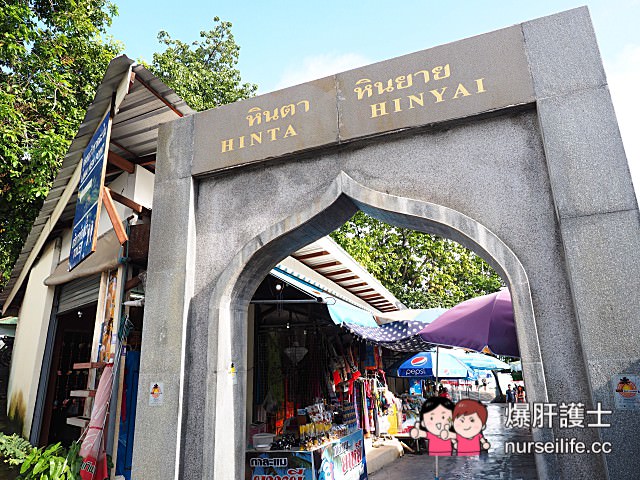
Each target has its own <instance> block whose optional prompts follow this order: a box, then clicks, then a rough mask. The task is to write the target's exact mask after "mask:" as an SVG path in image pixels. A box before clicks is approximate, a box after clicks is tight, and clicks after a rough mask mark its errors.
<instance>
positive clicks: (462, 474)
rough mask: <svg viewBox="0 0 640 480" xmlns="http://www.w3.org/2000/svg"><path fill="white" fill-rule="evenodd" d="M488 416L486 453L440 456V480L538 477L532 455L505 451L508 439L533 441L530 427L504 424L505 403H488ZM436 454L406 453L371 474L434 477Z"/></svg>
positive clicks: (374, 478) (377, 477)
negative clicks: (466, 455) (487, 449)
mask: <svg viewBox="0 0 640 480" xmlns="http://www.w3.org/2000/svg"><path fill="white" fill-rule="evenodd" d="M487 408H488V410H489V418H488V420H487V428H486V430H485V437H486V438H487V440H489V442H490V443H491V449H490V450H489V452H488V453H487V454H482V455H480V456H479V457H440V458H439V459H438V466H439V478H440V480H447V479H458V480H472V479H487V480H534V479H537V478H538V476H537V473H536V467H535V460H534V456H533V455H525V454H509V455H506V454H505V453H504V445H505V442H508V441H530V440H532V438H531V434H530V433H529V430H528V429H521V428H505V426H504V422H505V417H504V408H505V406H504V404H490V405H487ZM435 458H436V457H430V456H428V455H426V454H424V455H411V454H407V455H405V456H404V457H402V458H399V459H398V460H396V461H394V462H393V463H391V464H388V465H386V466H385V467H384V468H382V469H381V470H379V471H378V472H376V473H373V474H371V475H370V478H371V480H401V479H402V480H404V479H425V480H426V479H433V478H435Z"/></svg>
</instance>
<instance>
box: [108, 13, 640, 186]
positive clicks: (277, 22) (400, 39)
mask: <svg viewBox="0 0 640 480" xmlns="http://www.w3.org/2000/svg"><path fill="white" fill-rule="evenodd" d="M114 1H115V3H116V5H117V6H118V9H119V12H120V14H119V16H118V17H117V18H115V19H114V22H113V26H112V28H111V34H112V35H113V36H114V37H115V38H116V39H118V40H120V41H122V42H123V43H124V45H125V53H126V54H127V55H128V56H129V57H131V58H134V59H144V60H147V61H150V60H151V58H152V55H153V53H154V52H156V51H158V50H159V49H160V48H161V46H160V45H159V43H158V42H157V39H156V37H157V34H158V31H160V30H166V31H168V32H169V34H170V35H171V36H172V37H174V38H177V39H180V40H182V41H185V42H191V41H193V40H196V39H198V38H199V32H200V31H201V30H209V29H210V28H211V27H212V25H213V21H212V19H213V17H214V16H218V17H220V18H221V19H222V20H226V21H230V22H232V23H233V29H232V31H233V34H234V36H235V39H236V42H237V43H238V45H240V63H239V65H238V68H239V69H240V72H241V73H242V78H243V81H246V82H251V83H256V84H258V86H259V90H258V93H259V94H262V93H266V92H269V91H272V90H276V89H279V88H285V87H287V86H291V85H295V84H298V83H302V82H305V81H308V80H312V79H314V78H320V77H323V76H326V75H329V74H332V73H337V72H341V71H345V70H349V69H351V68H355V67H358V66H362V65H366V64H369V63H374V62H377V61H381V60H385V59H388V58H393V57H397V56H399V55H404V54H406V53H411V52H414V51H418V50H423V49H425V48H430V47H433V46H436V45H440V44H443V43H449V42H453V41H456V40H459V39H462V38H465V37H470V36H473V35H478V34H481V33H485V32H489V31H491V30H495V29H498V28H502V27H506V26H509V25H513V24H516V23H520V22H523V21H526V20H530V19H533V18H537V17H541V16H545V15H550V14H552V13H556V12H559V11H562V10H567V9H570V8H574V7H578V6H581V5H587V6H588V7H589V10H590V13H591V17H592V20H593V23H594V27H595V31H596V36H597V38H598V43H599V46H600V51H601V54H602V58H603V62H604V64H605V69H606V72H607V78H608V80H609V85H610V89H611V93H612V97H613V101H614V106H615V108H616V114H617V116H618V121H619V124H620V129H621V133H622V136H623V140H624V142H625V149H626V151H627V158H628V160H629V164H630V168H631V171H632V175H633V176H634V183H635V185H637V189H638V190H640V135H638V133H637V130H638V124H639V123H638V121H637V120H636V117H637V115H638V113H637V112H638V111H640V34H639V32H638V30H639V29H640V0H608V1H607V0H601V1H590V2H585V1H569V0H556V1H547V0H539V1H535V2H534V1H531V0H530V1H528V2H518V1H492V0H459V1H458V2H455V3H454V2H443V1H438V2H435V1H432V0H424V1H411V0H406V1H403V2H395V1H384V2H383V1H378V0H370V1H368V2H349V1H348V0H341V1H334V0H323V1H322V2H304V1H300V0H298V1H295V2H294V1H267V0H263V1H242V0H240V1H227V2H216V1H211V0H209V1H204V0H195V1H186V2H177V1H167V0H155V1H150V0H135V1H134V0H119V1H118V0H114Z"/></svg>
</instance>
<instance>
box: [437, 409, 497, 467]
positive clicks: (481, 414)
mask: <svg viewBox="0 0 640 480" xmlns="http://www.w3.org/2000/svg"><path fill="white" fill-rule="evenodd" d="M487 416H488V414H487V407H485V406H484V405H483V404H482V403H480V402H478V401H476V400H460V401H459V402H458V403H457V404H456V406H455V408H454V409H453V429H454V430H455V432H449V431H447V432H443V435H442V438H443V439H447V440H451V442H452V443H453V444H454V446H457V449H458V456H471V455H480V452H481V451H482V450H489V448H490V447H491V444H490V443H489V442H488V441H487V440H486V439H485V438H484V436H483V435H482V431H483V430H484V429H485V428H486V426H487Z"/></svg>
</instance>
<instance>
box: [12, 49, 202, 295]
mask: <svg viewBox="0 0 640 480" xmlns="http://www.w3.org/2000/svg"><path fill="white" fill-rule="evenodd" d="M130 70H131V71H133V73H135V81H134V83H133V85H130V88H129V93H128V94H127V95H126V96H125V97H124V100H123V101H122V102H121V103H120V105H119V106H118V112H117V114H116V116H115V118H114V120H113V125H112V130H111V142H110V145H109V150H110V151H113V152H115V153H117V154H119V155H120V156H122V157H124V158H126V159H128V160H134V159H135V158H137V157H144V156H147V155H153V154H155V153H156V147H157V139H158V131H157V130H158V126H159V125H160V124H161V123H164V122H167V121H170V120H174V119H176V118H177V117H178V116H184V115H191V114H192V113H195V112H194V110H192V109H191V108H190V107H189V106H188V105H187V104H186V103H185V101H184V100H182V98H180V97H179V96H178V95H177V94H176V93H175V92H174V91H173V90H171V89H170V88H169V87H167V86H166V85H165V84H164V83H162V82H161V81H160V80H158V79H157V78H156V77H154V76H153V74H152V73H151V72H149V71H148V70H147V69H146V68H144V67H143V66H142V65H136V64H135V62H134V61H133V60H131V59H130V58H128V57H126V56H125V55H121V56H119V57H117V58H114V59H113V60H112V61H111V62H110V63H109V67H108V68H107V71H106V73H105V75H104V78H103V79H102V83H101V84H100V86H99V87H98V89H97V90H96V95H95V97H94V100H93V102H92V103H91V105H90V106H89V108H88V109H87V113H86V115H85V118H84V120H83V122H82V123H81V124H80V127H79V128H78V133H77V134H76V136H75V138H74V139H73V142H72V143H71V146H70V147H69V150H68V151H67V154H66V155H65V157H64V159H63V161H62V166H61V168H60V170H59V171H58V174H57V176H56V178H55V180H54V181H53V184H52V187H51V190H50V191H49V194H48V195H47V198H46V200H45V202H44V204H43V205H42V208H41V209H40V213H39V215H38V217H37V218H36V220H35V222H34V224H33V227H32V228H31V231H30V233H29V235H28V237H27V239H26V241H25V243H24V246H23V247H22V251H21V252H20V255H19V256H18V260H17V261H16V264H15V265H14V267H13V270H12V272H11V277H10V279H9V282H8V283H7V285H6V286H5V288H4V290H3V291H2V292H1V293H0V303H1V304H4V303H5V302H6V300H7V298H8V297H9V295H10V293H11V292H12V290H13V289H14V288H15V287H16V282H17V280H18V277H19V276H20V273H21V272H22V270H23V269H24V268H25V266H26V267H27V268H31V265H26V263H27V259H28V258H29V256H30V255H31V254H32V250H33V247H34V246H35V244H36V242H37V240H38V238H39V237H40V235H41V234H43V229H44V228H45V226H46V224H47V221H48V220H49V218H51V215H52V213H53V211H54V209H55V208H56V206H57V204H58V201H59V200H60V198H61V196H62V194H63V192H64V190H65V188H66V186H67V184H68V183H69V181H70V180H71V177H72V176H73V173H74V171H75V169H76V167H77V165H78V163H79V162H80V160H81V159H82V153H83V152H84V149H85V148H86V146H87V144H88V143H89V140H91V137H92V135H93V133H94V131H95V130H96V128H97V127H98V125H99V123H100V120H102V118H103V117H104V115H105V113H106V112H107V111H108V110H109V109H110V107H111V99H112V96H113V93H114V92H115V91H116V89H117V88H118V86H119V85H120V84H121V83H122V82H123V80H124V79H125V77H126V76H128V75H129V72H130ZM75 202H76V195H75V194H74V195H73V196H72V197H71V198H70V199H69V201H68V202H67V205H66V206H65V209H64V211H63V213H62V215H61V217H60V219H59V220H58V221H68V220H70V219H73V216H74V212H75ZM53 227H54V226H53V225H50V226H49V228H50V229H51V230H53ZM49 233H51V231H49V232H44V234H46V235H48V234H49ZM18 287H20V285H18ZM3 307H4V305H3Z"/></svg>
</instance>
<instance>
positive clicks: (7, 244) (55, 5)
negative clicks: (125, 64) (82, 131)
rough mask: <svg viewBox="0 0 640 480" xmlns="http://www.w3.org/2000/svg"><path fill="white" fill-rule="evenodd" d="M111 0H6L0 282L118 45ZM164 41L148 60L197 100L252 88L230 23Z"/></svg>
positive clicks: (0, 71)
mask: <svg viewBox="0 0 640 480" xmlns="http://www.w3.org/2000/svg"><path fill="white" fill-rule="evenodd" d="M116 14H117V10H116V7H115V6H114V5H113V4H112V3H110V2H109V1H108V0H5V1H4V3H3V6H2V8H0V288H1V287H2V285H3V284H4V283H5V282H6V281H7V280H8V278H9V274H10V270H11V267H12V266H13V264H14V263H15V260H16V258H17V256H18V254H19V253H20V249H21V248H22V244H23V242H24V239H25V237H26V236H27V234H28V233H29V230H30V228H31V225H32V224H33V221H34V219H35V218H36V216H37V214H38V212H39V210H40V208H41V206H42V202H43V200H44V198H45V197H46V195H47V193H48V191H49V188H50V185H51V182H52V180H53V179H54V178H55V175H56V173H57V172H58V169H59V167H60V163H61V161H62V158H63V157H64V155H65V154H66V152H67V150H68V148H69V145H70V143H71V140H72V139H73V137H74V136H75V134H76V132H77V130H78V127H79V126H80V123H81V121H82V119H83V118H84V115H85V111H86V109H87V107H88V106H89V104H90V103H91V101H92V100H93V96H94V94H95V89H96V88H97V86H98V84H99V83H100V81H101V80H102V77H103V75H104V72H105V71H106V68H107V66H108V64H109V61H110V60H111V59H112V58H113V57H114V56H116V55H117V54H118V52H119V51H120V50H121V45H120V44H119V43H117V42H115V41H113V40H112V39H111V38H107V37H105V34H106V30H107V28H108V26H109V25H111V20H112V18H113V16H114V15H116ZM200 37H201V40H200V41H195V42H193V43H192V44H186V43H184V42H181V41H180V40H174V39H172V38H171V37H170V36H169V34H168V33H166V32H160V33H159V35H158V40H159V41H160V42H161V43H162V44H164V45H165V46H166V47H167V48H166V49H165V51H164V52H163V53H157V54H154V56H153V62H152V64H151V65H147V67H148V68H149V69H150V70H151V71H152V72H153V73H154V74H155V75H156V76H158V78H160V79H161V80H162V81H164V82H165V83H166V84H167V85H168V86H170V87H171V88H173V89H174V90H175V91H176V92H177V93H178V95H180V96H181V97H182V98H183V99H184V100H185V101H186V102H187V103H188V104H189V105H190V106H191V107H192V108H194V109H195V110H205V109H208V108H213V107H217V106H220V105H223V104H226V103H230V102H235V101H237V100H240V99H243V98H247V97H250V96H252V95H253V94H254V92H255V91H256V89H257V86H256V85H252V84H248V83H244V84H241V79H240V72H239V71H238V70H237V69H236V68H235V66H236V65H237V63H238V54H239V47H238V45H236V43H235V40H234V37H233V35H232V34H231V23H229V22H223V21H220V19H219V18H217V17H216V18H214V28H213V29H212V30H210V31H208V32H200Z"/></svg>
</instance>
